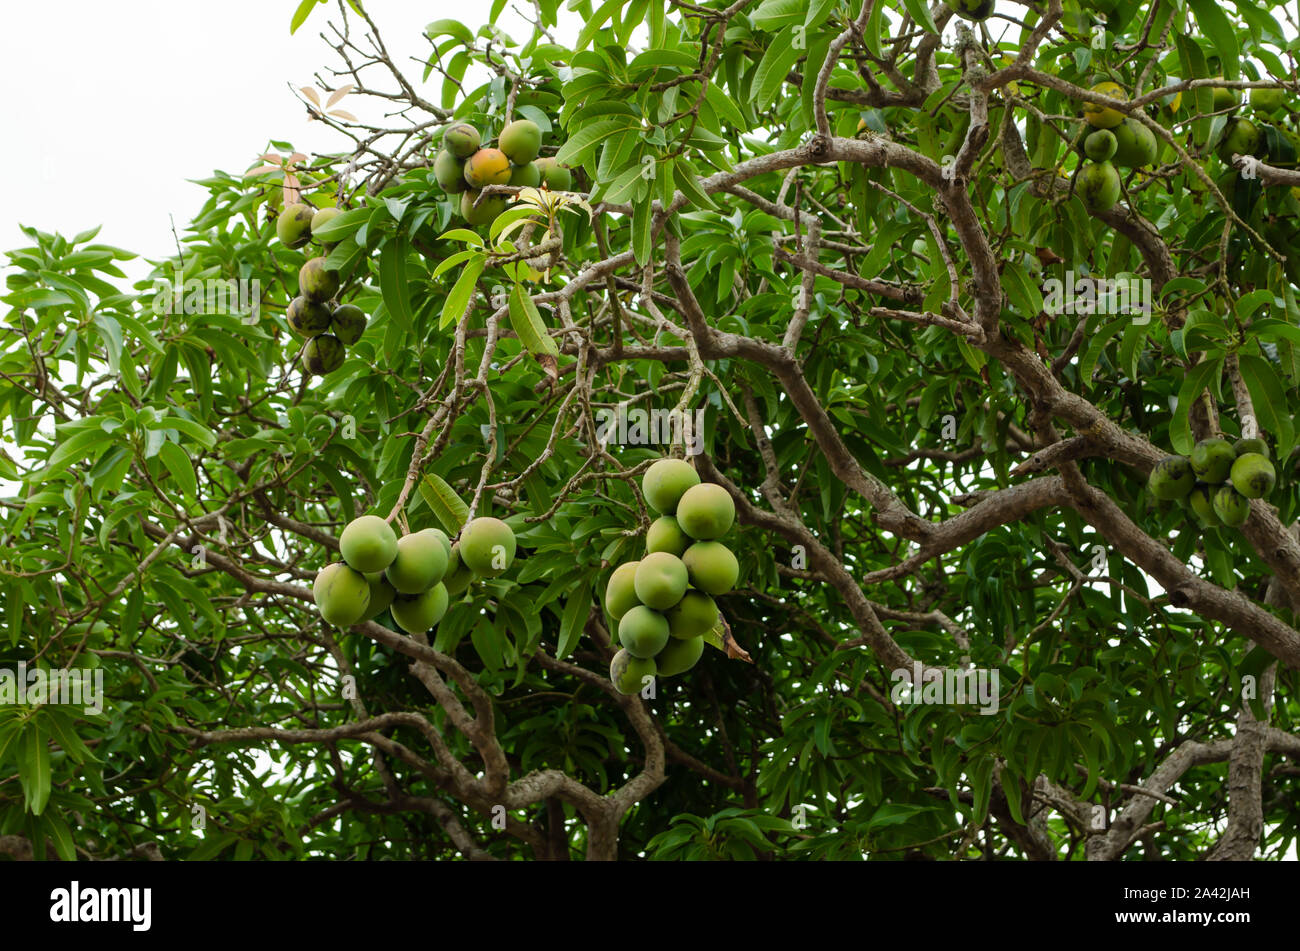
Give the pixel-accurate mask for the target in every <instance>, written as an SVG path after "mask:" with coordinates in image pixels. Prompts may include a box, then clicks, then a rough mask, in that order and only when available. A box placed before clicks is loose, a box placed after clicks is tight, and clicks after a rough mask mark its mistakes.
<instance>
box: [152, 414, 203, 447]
mask: <svg viewBox="0 0 1300 951" xmlns="http://www.w3.org/2000/svg"><path fill="white" fill-rule="evenodd" d="M146 425H147V428H149V429H174V430H176V431H177V432H181V433H184V434H185V435H186V436H189V437H190V438H191V439H193V440H194V441H195V442H197V443H198V444H199V445H200V446H202V447H203V448H204V449H211V448H212V447H213V446H215V445H216V444H217V437H216V435H214V434H213V432H212V430H210V429H208V428H207V427H206V426H204V425H203V424H201V423H196V422H194V420H192V419H181V418H180V417H179V416H160V417H159V418H158V419H156V420H154V421H153V422H151V423H148V424H146Z"/></svg>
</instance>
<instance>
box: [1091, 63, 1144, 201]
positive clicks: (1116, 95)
mask: <svg viewBox="0 0 1300 951" xmlns="http://www.w3.org/2000/svg"><path fill="white" fill-rule="evenodd" d="M1092 91H1093V92H1096V93H1101V94H1102V95H1103V96H1110V97H1111V98H1112V99H1127V98H1128V94H1127V93H1126V92H1125V91H1124V88H1123V87H1122V86H1120V85H1119V84H1118V83H1113V82H1109V81H1107V82H1101V83H1098V84H1097V85H1095V86H1093V87H1092ZM1083 119H1084V121H1085V122H1086V123H1087V124H1088V125H1089V126H1091V127H1092V131H1091V132H1089V133H1088V134H1087V135H1086V136H1084V139H1083V154H1084V156H1085V157H1086V158H1087V159H1089V160H1090V161H1089V162H1088V163H1087V164H1084V165H1083V166H1081V167H1080V169H1079V174H1078V177H1077V178H1076V179H1075V185H1074V188H1075V194H1077V195H1078V196H1079V199H1080V200H1081V201H1082V202H1083V204H1084V207H1086V208H1087V209H1088V210H1090V211H1107V210H1109V209H1111V208H1113V207H1115V203H1116V202H1117V201H1119V195H1120V180H1119V171H1118V168H1145V167H1146V166H1148V165H1151V164H1152V163H1153V162H1155V160H1156V152H1157V146H1156V137H1155V133H1153V132H1152V131H1151V130H1150V129H1148V128H1147V127H1146V126H1144V125H1143V124H1142V123H1141V122H1138V121H1137V120H1136V119H1133V118H1130V117H1129V116H1126V115H1124V113H1122V112H1120V111H1119V110H1118V109H1112V108H1110V107H1109V106H1102V105H1099V104H1097V103H1095V102H1085V103H1084V104H1083Z"/></svg>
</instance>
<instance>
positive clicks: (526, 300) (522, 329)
mask: <svg viewBox="0 0 1300 951" xmlns="http://www.w3.org/2000/svg"><path fill="white" fill-rule="evenodd" d="M509 315H510V326H511V328H512V329H513V330H514V332H515V334H516V335H517V336H518V337H519V342H520V343H521V344H523V346H524V349H526V350H527V351H528V352H529V353H531V354H533V355H534V356H539V355H541V354H550V355H551V356H553V357H558V356H559V355H560V348H559V346H557V345H556V343H555V338H554V337H552V336H551V335H550V334H549V333H548V332H547V330H546V324H544V323H543V322H542V315H541V314H540V313H539V312H538V310H537V305H536V304H535V303H533V299H532V297H530V296H529V295H528V294H526V293H525V292H524V288H523V285H521V284H516V285H515V286H514V288H513V289H512V290H511V291H510V305H509Z"/></svg>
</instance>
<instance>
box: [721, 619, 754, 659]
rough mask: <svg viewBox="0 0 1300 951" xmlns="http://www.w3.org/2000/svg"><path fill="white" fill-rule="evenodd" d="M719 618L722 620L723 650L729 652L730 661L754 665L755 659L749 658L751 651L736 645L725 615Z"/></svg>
mask: <svg viewBox="0 0 1300 951" xmlns="http://www.w3.org/2000/svg"><path fill="white" fill-rule="evenodd" d="M718 617H719V618H720V619H721V620H722V649H723V650H724V651H726V652H727V659H728V660H743V661H744V662H745V663H747V664H752V663H753V662H754V658H752V657H750V656H749V651H747V650H745V648H743V647H741V646H740V645H739V644H737V643H736V638H735V637H733V636H732V634H731V625H730V624H729V623H727V618H726V616H725V615H723V614H719V615H718Z"/></svg>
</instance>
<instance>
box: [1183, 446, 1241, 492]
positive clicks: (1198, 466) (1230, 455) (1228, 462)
mask: <svg viewBox="0 0 1300 951" xmlns="http://www.w3.org/2000/svg"><path fill="white" fill-rule="evenodd" d="M1236 459H1237V454H1236V452H1234V451H1233V448H1232V443H1230V442H1228V440H1226V439H1217V438H1215V439H1202V440H1201V441H1200V442H1198V443H1197V444H1196V445H1195V446H1193V447H1192V455H1191V463H1192V471H1193V472H1195V473H1196V478H1198V479H1200V480H1201V481H1202V482H1208V483H1210V484H1211V485H1218V484H1219V483H1221V482H1224V481H1225V480H1226V479H1227V478H1228V474H1229V473H1230V472H1231V471H1232V464H1233V462H1235V461H1236Z"/></svg>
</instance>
